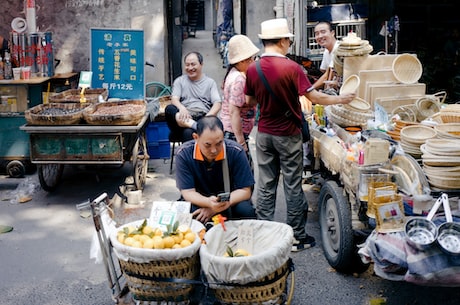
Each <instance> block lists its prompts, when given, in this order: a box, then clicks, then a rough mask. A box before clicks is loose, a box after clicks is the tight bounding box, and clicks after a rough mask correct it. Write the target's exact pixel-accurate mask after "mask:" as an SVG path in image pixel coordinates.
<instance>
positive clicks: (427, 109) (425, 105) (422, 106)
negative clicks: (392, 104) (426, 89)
mask: <svg viewBox="0 0 460 305" xmlns="http://www.w3.org/2000/svg"><path fill="white" fill-rule="evenodd" d="M415 107H416V109H417V120H418V121H419V122H421V121H423V120H424V119H426V118H428V117H431V116H432V115H434V114H435V113H437V112H439V110H441V104H440V102H439V99H438V98H437V97H435V96H429V95H426V96H424V97H421V98H419V99H418V100H417V101H416V102H415Z"/></svg>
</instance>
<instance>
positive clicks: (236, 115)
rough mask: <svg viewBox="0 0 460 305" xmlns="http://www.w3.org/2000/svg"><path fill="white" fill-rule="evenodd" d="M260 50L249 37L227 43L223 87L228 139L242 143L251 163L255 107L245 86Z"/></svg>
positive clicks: (223, 106) (223, 111) (223, 116)
mask: <svg viewBox="0 0 460 305" xmlns="http://www.w3.org/2000/svg"><path fill="white" fill-rule="evenodd" d="M259 51H260V50H259V48H257V47H256V46H255V45H254V44H253V43H252V41H251V40H250V39H249V38H248V37H247V36H245V35H235V36H233V37H232V38H231V39H230V40H229V42H228V62H229V64H230V65H229V67H228V70H227V74H226V75H225V77H224V81H223V84H222V89H223V94H224V99H223V102H222V109H221V113H220V116H221V117H220V118H221V120H222V123H223V125H224V131H225V137H226V138H227V139H232V140H234V141H236V142H238V143H239V144H241V145H242V146H243V148H244V149H245V150H246V153H247V154H248V159H249V160H250V161H251V157H250V155H249V149H248V143H247V141H248V138H249V134H250V133H251V131H252V128H253V127H254V121H255V114H256V106H255V105H254V106H250V105H248V104H246V97H245V95H244V86H245V83H246V71H247V69H248V67H249V65H250V64H251V63H252V62H253V61H254V56H255V55H256V54H257V53H259Z"/></svg>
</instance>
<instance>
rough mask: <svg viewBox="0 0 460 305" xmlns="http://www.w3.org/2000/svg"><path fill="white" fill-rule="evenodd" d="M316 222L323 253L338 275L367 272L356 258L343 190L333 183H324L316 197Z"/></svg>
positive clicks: (348, 209) (349, 212)
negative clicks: (318, 224)
mask: <svg viewBox="0 0 460 305" xmlns="http://www.w3.org/2000/svg"><path fill="white" fill-rule="evenodd" d="M318 204H319V223H320V227H321V239H322V243H323V251H324V255H325V256H326V259H327V261H328V262H329V265H331V267H333V268H335V269H336V270H337V271H339V272H343V273H352V272H363V271H364V270H366V269H367V266H368V265H365V264H364V263H362V262H361V259H359V256H358V254H357V250H358V249H357V247H356V245H355V242H354V234H353V233H354V232H353V228H352V224H351V211H350V204H349V202H348V200H347V197H346V196H344V194H343V188H342V187H339V186H338V185H337V183H336V182H335V181H331V180H329V181H326V183H325V184H324V185H323V186H322V188H321V192H320V194H319V200H318Z"/></svg>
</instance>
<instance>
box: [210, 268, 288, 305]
mask: <svg viewBox="0 0 460 305" xmlns="http://www.w3.org/2000/svg"><path fill="white" fill-rule="evenodd" d="M291 264H292V261H291V260H288V261H287V262H286V264H284V265H283V266H281V267H280V268H278V269H277V270H275V271H274V272H273V273H271V274H269V275H267V276H266V277H264V278H263V279H261V280H259V281H256V282H252V283H248V284H245V285H231V286H229V285H228V284H227V285H225V286H222V288H216V289H214V294H215V296H216V298H217V299H218V300H219V301H220V302H221V303H224V304H232V305H233V304H263V302H269V301H270V304H284V302H285V301H286V294H285V293H286V282H287V277H288V275H289V273H290V271H291V267H292V266H291Z"/></svg>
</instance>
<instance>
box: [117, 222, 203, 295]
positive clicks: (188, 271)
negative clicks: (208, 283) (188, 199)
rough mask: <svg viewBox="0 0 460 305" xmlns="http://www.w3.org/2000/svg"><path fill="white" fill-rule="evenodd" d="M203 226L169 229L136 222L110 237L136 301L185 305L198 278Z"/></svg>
mask: <svg viewBox="0 0 460 305" xmlns="http://www.w3.org/2000/svg"><path fill="white" fill-rule="evenodd" d="M203 230H204V226H203V225H202V224H201V223H200V222H198V221H195V220H192V223H191V225H190V226H184V225H180V226H179V225H178V223H177V222H176V223H175V224H174V225H171V226H168V227H167V229H166V230H164V229H160V228H159V227H154V226H150V225H149V224H148V222H147V220H139V221H135V222H131V223H128V224H126V225H123V226H121V227H120V228H118V229H116V230H115V231H113V232H112V234H110V240H111V243H112V245H113V249H114V252H115V254H116V255H117V257H118V260H119V262H120V266H121V269H122V271H123V275H124V277H125V279H126V282H127V285H128V288H129V290H130V292H131V293H132V295H133V298H134V299H135V300H137V301H156V302H182V301H187V300H188V299H189V297H190V294H191V292H192V289H193V281H194V280H196V279H198V277H199V274H200V261H199V256H198V250H199V249H200V245H201V239H200V232H202V231H203Z"/></svg>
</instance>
